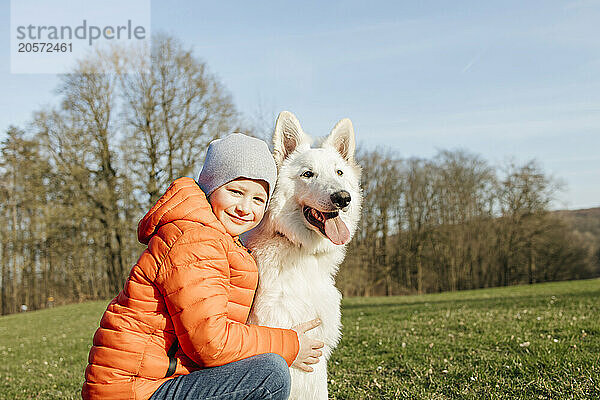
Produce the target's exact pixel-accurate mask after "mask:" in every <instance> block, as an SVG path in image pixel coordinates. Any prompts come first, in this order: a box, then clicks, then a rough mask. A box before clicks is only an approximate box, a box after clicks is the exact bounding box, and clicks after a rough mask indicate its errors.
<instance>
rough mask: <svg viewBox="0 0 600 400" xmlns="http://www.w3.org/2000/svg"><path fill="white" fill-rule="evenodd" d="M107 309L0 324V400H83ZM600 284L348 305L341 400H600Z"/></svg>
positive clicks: (34, 315) (333, 383)
mask: <svg viewBox="0 0 600 400" xmlns="http://www.w3.org/2000/svg"><path fill="white" fill-rule="evenodd" d="M106 305H107V302H90V303H84V304H76V305H70V306H64V307H57V308H55V309H50V310H43V311H36V312H30V313H26V314H19V315H10V316H5V317H1V318H0V356H1V359H2V362H1V363H0V399H74V398H79V392H80V389H81V384H82V380H83V371H84V368H85V365H86V363H87V355H88V351H89V347H90V345H91V341H92V336H93V334H94V331H95V330H96V327H97V325H98V322H99V319H100V316H101V315H102V312H103V311H104V309H105V308H106ZM599 306H600V280H588V281H574V282H560V283H546V284H538V285H532V286H516V287H510V288H496V289H485V290H475V291H465V292H455V293H442V294H435V295H425V296H406V297H377V298H351V299H345V300H344V302H343V324H344V332H343V339H342V341H341V343H340V346H339V347H338V349H337V350H336V352H335V353H334V355H333V357H332V359H331V360H330V373H329V387H330V397H331V398H335V399H599V398H600V379H599V376H600V307H599Z"/></svg>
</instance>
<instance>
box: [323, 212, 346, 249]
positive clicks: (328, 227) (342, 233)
mask: <svg viewBox="0 0 600 400" xmlns="http://www.w3.org/2000/svg"><path fill="white" fill-rule="evenodd" d="M325 234H326V235H327V237H328V238H329V240H331V241H332V242H333V243H335V244H344V243H346V242H347V241H348V239H350V231H348V228H347V227H346V224H344V221H342V219H341V218H340V217H339V216H337V217H335V218H328V219H326V220H325Z"/></svg>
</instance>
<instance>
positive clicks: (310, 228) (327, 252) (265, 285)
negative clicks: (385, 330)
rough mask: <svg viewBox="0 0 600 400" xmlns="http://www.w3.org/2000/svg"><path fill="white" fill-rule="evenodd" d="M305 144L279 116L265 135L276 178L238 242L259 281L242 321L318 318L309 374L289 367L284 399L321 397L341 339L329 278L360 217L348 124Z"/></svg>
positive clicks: (287, 324) (336, 295)
mask: <svg viewBox="0 0 600 400" xmlns="http://www.w3.org/2000/svg"><path fill="white" fill-rule="evenodd" d="M312 142H313V140H312V139H311V137H309V136H308V135H307V134H305V133H304V131H303V130H302V128H301V126H300V123H299V122H298V119H297V118H296V116H294V114H292V113H290V112H288V111H283V112H282V113H280V114H279V117H278V118H277V122H276V124H275V132H274V133H273V153H274V157H275V161H276V163H277V169H278V179H277V184H276V186H275V190H274V193H273V196H272V198H271V199H270V204H269V207H268V209H267V211H266V213H265V216H264V218H263V220H262V221H261V223H260V225H259V226H257V227H256V228H255V229H253V230H252V231H250V232H248V233H247V234H246V235H245V236H244V238H243V240H244V242H245V243H246V245H247V246H248V248H249V249H251V250H252V254H253V255H254V257H255V258H256V261H257V263H258V270H259V284H258V288H257V291H256V297H255V300H254V303H253V306H252V310H251V312H250V317H249V321H248V322H249V323H252V324H258V325H265V326H272V327H278V328H291V327H293V326H295V325H298V324H300V323H303V322H306V321H309V320H312V319H314V318H320V319H321V321H322V322H321V325H319V326H318V327H316V328H314V329H312V330H309V331H308V332H306V335H307V336H308V337H311V338H313V339H317V340H320V341H322V342H324V343H325V345H324V347H323V348H322V349H321V350H322V351H323V356H322V357H321V358H320V359H319V362H318V363H316V364H312V365H311V367H313V369H314V371H312V372H304V371H302V370H299V369H297V368H290V373H291V376H292V388H291V394H290V399H307V400H317V399H327V396H328V392H327V360H328V359H329V357H330V356H331V353H332V351H333V350H334V349H335V347H336V346H337V344H338V342H339V340H340V337H341V327H342V325H341V321H340V317H341V312H340V301H341V298H342V295H341V293H340V292H339V291H338V290H337V288H336V287H335V286H334V277H335V274H336V273H337V270H338V267H339V264H340V263H341V262H342V260H343V259H344V255H345V245H346V244H347V243H348V242H349V241H350V239H351V238H352V235H353V234H354V232H355V230H356V226H357V223H358V220H359V218H360V209H361V199H362V191H361V188H360V173H361V171H360V167H359V166H358V165H357V164H356V163H355V161H354V152H355V148H356V145H355V139H354V129H353V127H352V122H350V120H349V119H342V120H341V121H339V122H338V123H337V124H336V125H335V127H334V128H333V130H332V131H331V133H330V134H329V136H327V137H326V138H321V139H320V140H318V142H317V143H316V144H315V147H311V145H312Z"/></svg>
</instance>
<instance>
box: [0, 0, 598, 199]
mask: <svg viewBox="0 0 600 400" xmlns="http://www.w3.org/2000/svg"><path fill="white" fill-rule="evenodd" d="M32 12H33V11H32ZM599 21H600V1H598V0H580V1H577V0H575V1H550V0H545V1H498V2H488V1H460V2H448V1H419V2H397V1H368V2H364V1H360V2H359V1H357V2H333V1H330V2H324V1H317V2H308V1H303V2H299V1H294V2H291V1H289V2H288V1H279V2H269V3H267V2H259V1H253V2H249V1H239V2H234V1H226V2H225V1H224V2H217V1H211V2H204V1H191V0H189V1H187V0H186V1H168V2H167V1H162V2H161V1H153V2H152V30H153V31H158V30H161V31H164V32H167V33H170V34H172V35H174V36H176V37H178V38H179V39H181V40H182V41H183V43H184V45H185V46H187V47H190V48H193V50H194V54H195V55H196V56H198V57H199V58H201V59H203V60H204V61H206V63H207V64H208V66H209V68H210V70H211V71H212V72H214V73H216V74H217V75H218V76H219V78H220V79H221V81H222V83H223V84H224V85H225V86H226V87H227V88H228V89H229V91H230V92H231V93H232V95H233V98H234V102H235V104H236V106H237V107H238V108H239V109H240V110H241V111H242V112H243V113H245V114H247V115H249V116H253V115H256V114H257V113H263V114H264V113H266V114H268V115H272V116H273V118H274V117H275V115H276V113H277V112H278V111H281V110H284V109H287V110H290V111H292V112H294V113H295V114H296V115H297V116H298V118H299V119H300V122H301V123H302V125H303V127H304V129H305V130H306V131H307V132H308V133H310V134H313V135H316V136H321V135H326V134H327V133H328V132H329V130H330V129H331V128H332V127H333V125H334V124H335V122H336V121H337V120H339V119H340V118H343V117H349V118H351V119H352V121H353V123H354V127H355V130H356V135H357V140H358V142H359V144H360V145H361V146H366V147H369V148H373V149H374V148H376V147H377V146H380V147H382V148H390V149H392V150H395V151H396V152H397V153H398V154H399V155H401V156H403V157H412V156H416V157H431V156H433V155H434V154H435V153H436V152H437V149H457V148H464V149H467V150H469V151H471V152H474V153H477V154H480V155H481V156H483V157H484V158H485V159H487V160H489V161H490V162H491V163H494V164H495V163H500V162H502V161H503V160H505V159H506V158H508V157H514V158H516V160H518V161H526V160H529V159H532V158H535V159H537V160H538V161H539V162H540V164H541V165H542V167H543V168H544V170H545V171H546V172H547V173H549V174H551V175H553V176H554V177H556V178H559V179H561V180H563V181H564V182H565V183H566V189H565V191H564V192H563V193H561V194H560V201H558V202H557V203H556V204H555V205H554V207H555V208H570V209H575V208H587V207H598V206H600V151H599V149H600V39H599V38H600V23H599ZM9 26H10V12H9V2H8V1H7V0H4V1H2V6H1V8H0V46H1V48H2V49H3V50H4V51H3V52H2V54H1V57H2V63H1V65H0V138H2V137H4V136H5V133H4V132H5V131H6V128H7V127H8V125H9V124H16V125H20V126H23V125H24V124H25V123H26V122H27V121H28V120H29V118H30V116H31V112H32V111H33V110H36V109H38V108H39V107H40V106H41V105H43V104H52V103H54V102H55V101H56V99H57V97H56V95H55V94H54V93H53V89H54V88H55V87H56V85H57V83H58V79H57V76H56V75H51V74H27V75H17V74H10V62H9V61H10V59H9V48H10V46H9V43H10V37H9Z"/></svg>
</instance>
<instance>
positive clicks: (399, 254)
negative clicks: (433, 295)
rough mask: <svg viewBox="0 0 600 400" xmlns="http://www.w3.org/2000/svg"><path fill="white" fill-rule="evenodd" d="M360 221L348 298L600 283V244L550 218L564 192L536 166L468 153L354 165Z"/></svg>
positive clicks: (373, 157)
mask: <svg viewBox="0 0 600 400" xmlns="http://www.w3.org/2000/svg"><path fill="white" fill-rule="evenodd" d="M359 163H360V165H361V166H362V168H363V177H362V187H363V190H364V193H363V194H364V200H363V213H362V219H361V221H360V226H359V229H358V231H357V234H356V236H355V238H354V239H353V241H352V242H351V243H350V246H349V249H348V253H347V256H346V260H345V263H344V264H343V266H342V267H341V268H340V274H339V277H338V287H340V289H341V290H342V292H343V294H344V295H346V296H371V295H397V294H405V293H430V292H441V291H454V290H464V289H476V288H484V287H493V286H508V285H516V284H527V283H536V282H546V281H556V280H567V279H584V278H592V277H597V276H599V275H600V251H599V249H600V237H597V236H593V235H582V234H581V233H580V232H578V231H576V229H574V227H573V226H572V225H571V224H569V223H568V221H567V220H566V219H565V218H564V217H563V216H561V215H560V214H558V213H556V212H552V211H550V205H551V202H552V200H554V199H555V197H556V194H557V191H558V190H559V189H560V185H559V184H558V183H557V182H556V180H554V179H553V178H552V177H550V176H548V175H547V174H545V173H544V171H543V170H542V169H541V167H540V166H539V165H538V163H536V162H535V161H534V160H531V161H527V162H524V163H517V162H515V161H507V162H505V163H504V164H503V165H500V166H492V165H490V164H489V163H488V162H487V161H485V160H483V159H482V158H481V157H480V156H478V155H476V154H472V153H469V152H468V151H465V150H455V151H448V150H443V151H440V152H439V153H438V154H437V155H436V156H435V157H433V158H431V159H418V158H411V159H401V158H399V157H398V156H397V155H395V154H393V153H390V152H385V151H368V152H363V153H362V154H361V155H360V156H359Z"/></svg>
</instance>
